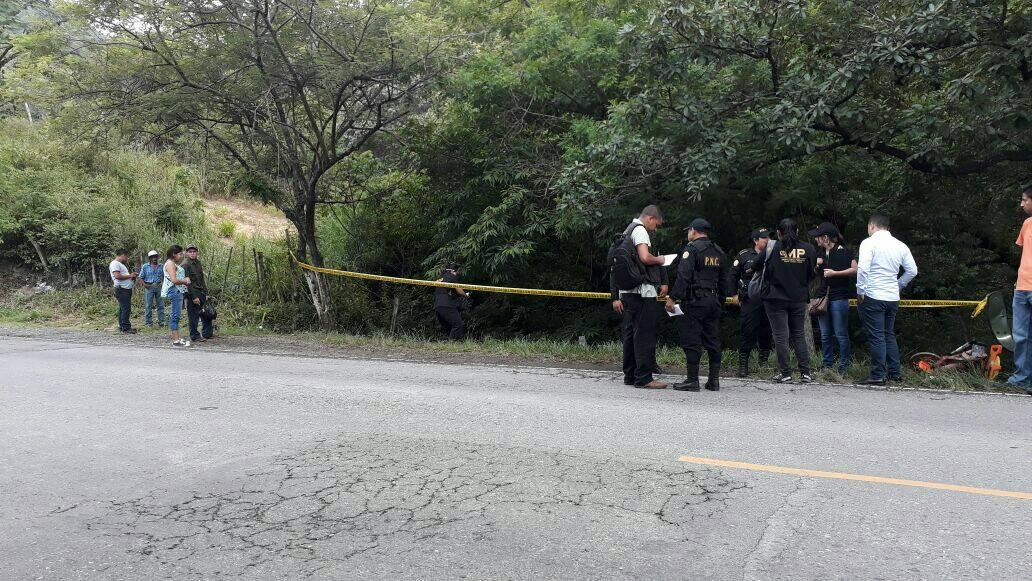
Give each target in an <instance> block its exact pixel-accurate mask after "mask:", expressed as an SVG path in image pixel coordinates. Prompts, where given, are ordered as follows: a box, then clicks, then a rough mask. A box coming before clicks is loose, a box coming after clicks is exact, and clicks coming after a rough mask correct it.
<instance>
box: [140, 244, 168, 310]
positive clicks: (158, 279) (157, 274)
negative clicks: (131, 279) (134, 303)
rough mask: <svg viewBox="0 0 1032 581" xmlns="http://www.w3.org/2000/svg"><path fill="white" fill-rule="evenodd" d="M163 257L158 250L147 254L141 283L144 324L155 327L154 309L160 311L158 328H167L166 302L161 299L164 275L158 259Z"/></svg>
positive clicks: (142, 269) (141, 273) (141, 272)
mask: <svg viewBox="0 0 1032 581" xmlns="http://www.w3.org/2000/svg"><path fill="white" fill-rule="evenodd" d="M160 257H161V255H159V254H158V251H157V250H151V251H150V252H148V253H147V264H144V265H143V268H141V269H140V277H139V279H138V280H139V281H140V282H142V283H143V288H144V289H145V291H144V293H145V294H144V300H143V309H144V313H143V322H144V323H145V324H146V325H147V326H148V327H150V326H153V324H154V319H153V318H152V317H151V312H152V311H153V310H154V309H157V310H158V326H159V327H164V326H165V301H164V300H163V299H162V298H161V283H162V274H161V266H160V265H159V264H158V259H159V258H160Z"/></svg>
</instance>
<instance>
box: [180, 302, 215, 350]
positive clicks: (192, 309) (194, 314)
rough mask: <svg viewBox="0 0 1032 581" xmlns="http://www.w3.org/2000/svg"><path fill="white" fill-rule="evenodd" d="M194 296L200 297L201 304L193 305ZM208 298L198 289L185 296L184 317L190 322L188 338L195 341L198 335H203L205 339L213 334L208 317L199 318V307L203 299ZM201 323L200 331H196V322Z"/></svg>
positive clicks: (202, 303) (202, 304)
mask: <svg viewBox="0 0 1032 581" xmlns="http://www.w3.org/2000/svg"><path fill="white" fill-rule="evenodd" d="M195 298H199V299H201V304H199V305H195V304H194V302H193V300H194V299H195ZM207 299H208V295H206V294H204V292H203V291H198V292H196V293H194V294H193V295H189V296H187V297H186V318H187V320H188V321H189V322H190V340H191V341H196V340H197V338H198V337H201V336H203V337H204V338H205V339H211V336H212V335H213V333H212V329H211V321H209V320H208V319H202V318H201V307H203V306H204V301H205V300H207ZM198 321H199V322H200V323H201V331H200V332H198V331H197V323H198Z"/></svg>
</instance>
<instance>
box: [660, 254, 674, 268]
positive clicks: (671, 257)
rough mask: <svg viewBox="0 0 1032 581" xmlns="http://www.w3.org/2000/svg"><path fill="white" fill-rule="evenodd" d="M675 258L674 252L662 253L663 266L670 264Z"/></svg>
mask: <svg viewBox="0 0 1032 581" xmlns="http://www.w3.org/2000/svg"><path fill="white" fill-rule="evenodd" d="M675 258H677V255H676V254H664V255H663V266H670V265H671V264H673V263H674V259H675Z"/></svg>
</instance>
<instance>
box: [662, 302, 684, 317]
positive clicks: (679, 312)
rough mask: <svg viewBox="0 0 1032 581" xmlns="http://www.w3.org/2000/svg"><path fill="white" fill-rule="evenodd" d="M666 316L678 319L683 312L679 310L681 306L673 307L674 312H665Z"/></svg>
mask: <svg viewBox="0 0 1032 581" xmlns="http://www.w3.org/2000/svg"><path fill="white" fill-rule="evenodd" d="M666 314H667V316H668V317H679V316H681V315H683V314H684V311H682V310H681V305H674V312H672V313H671V312H670V311H667V312H666Z"/></svg>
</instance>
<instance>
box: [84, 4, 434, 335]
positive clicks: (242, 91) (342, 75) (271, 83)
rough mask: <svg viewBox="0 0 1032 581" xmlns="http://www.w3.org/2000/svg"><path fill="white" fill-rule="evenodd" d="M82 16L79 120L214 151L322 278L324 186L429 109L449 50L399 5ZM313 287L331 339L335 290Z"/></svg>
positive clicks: (169, 7) (145, 9)
mask: <svg viewBox="0 0 1032 581" xmlns="http://www.w3.org/2000/svg"><path fill="white" fill-rule="evenodd" d="M71 10H72V11H73V12H74V13H76V14H77V15H78V16H79V17H80V18H81V19H82V20H83V21H84V22H86V23H88V24H89V28H90V30H91V31H92V36H91V37H89V38H83V39H80V40H81V42H83V43H84V45H85V46H86V47H87V48H85V49H84V50H82V51H79V52H78V54H77V55H75V56H74V57H73V58H72V59H71V60H70V61H69V62H68V63H67V66H68V69H69V70H73V71H75V77H74V78H70V79H68V81H69V82H70V83H72V84H73V85H74V86H75V87H76V89H75V90H73V91H71V96H72V97H73V98H76V99H80V100H83V101H85V102H86V103H88V104H89V106H88V107H79V108H78V109H77V112H76V114H77V115H78V116H80V117H82V116H86V117H87V118H88V119H89V120H90V121H91V122H94V123H102V124H106V125H112V124H113V125H117V126H120V128H121V129H122V130H129V131H135V132H138V134H140V135H144V136H146V137H147V138H148V139H152V140H166V139H170V138H174V137H176V136H182V135H186V136H191V135H192V136H200V137H203V138H204V139H206V140H210V142H211V143H213V144H217V145H218V146H219V147H221V149H222V150H223V151H225V153H226V154H227V156H228V158H229V159H231V160H232V161H233V162H234V163H236V164H237V165H238V166H239V167H240V169H241V170H242V172H241V180H240V181H241V183H242V184H245V185H247V186H248V187H250V189H251V190H252V192H254V193H256V194H257V195H259V196H260V197H262V198H263V199H264V200H265V201H267V202H270V203H272V204H275V205H276V206H277V207H278V208H279V209H280V210H281V211H282V212H283V213H284V215H285V216H286V217H287V219H288V220H290V222H291V223H292V224H293V225H294V226H295V227H296V229H297V233H298V239H297V246H296V249H295V252H296V254H297V257H298V258H299V259H301V260H310V261H311V262H312V263H313V264H315V265H316V266H322V265H323V255H322V253H321V252H320V250H319V244H318V240H317V238H316V224H315V222H316V208H317V206H318V204H319V203H320V200H321V198H322V196H323V195H324V194H325V192H326V191H327V189H328V188H329V186H328V184H326V183H325V182H326V181H327V176H328V175H330V173H331V172H332V171H333V170H334V168H335V167H336V166H338V164H340V163H341V162H342V161H344V160H346V159H347V158H348V157H349V156H351V155H353V154H355V153H357V152H360V151H362V150H363V149H366V148H368V147H370V146H371V144H372V143H373V142H374V138H376V137H377V136H378V135H380V134H382V133H384V132H387V131H390V130H391V128H392V127H394V126H396V125H397V124H398V123H399V122H400V121H401V120H402V119H404V118H405V117H406V116H408V115H410V114H411V113H412V112H414V111H417V110H419V109H420V108H422V107H424V103H425V91H426V90H427V89H428V87H429V86H430V84H431V82H432V81H433V80H434V79H435V78H436V77H437V76H438V74H439V71H440V61H441V58H442V57H443V56H444V52H445V51H444V48H445V46H446V41H447V38H448V36H447V35H446V33H445V31H444V29H443V27H442V26H439V25H437V24H436V23H435V22H434V21H433V20H432V19H431V18H428V17H427V16H428V13H427V10H426V7H419V13H418V14H417V13H416V7H415V5H413V4H412V3H406V2H390V1H389V0H388V1H374V2H364V1H358V0H354V1H342V2H328V1H325V0H185V1H184V0H167V1H166V0H139V1H127V0H89V1H84V2H81V3H79V4H76V5H72V6H71ZM86 70H91V71H92V73H91V74H84V71H86ZM305 276H306V279H307V282H308V287H309V291H310V295H311V299H312V304H313V305H314V307H315V309H316V312H317V313H318V315H319V320H320V322H321V324H322V325H323V326H325V327H332V326H333V324H334V319H333V312H332V308H331V302H330V300H329V295H328V290H327V286H326V284H325V283H324V281H323V279H322V277H320V276H319V275H317V274H316V273H313V272H309V271H306V272H305Z"/></svg>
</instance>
